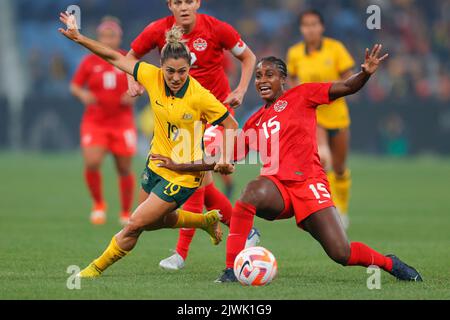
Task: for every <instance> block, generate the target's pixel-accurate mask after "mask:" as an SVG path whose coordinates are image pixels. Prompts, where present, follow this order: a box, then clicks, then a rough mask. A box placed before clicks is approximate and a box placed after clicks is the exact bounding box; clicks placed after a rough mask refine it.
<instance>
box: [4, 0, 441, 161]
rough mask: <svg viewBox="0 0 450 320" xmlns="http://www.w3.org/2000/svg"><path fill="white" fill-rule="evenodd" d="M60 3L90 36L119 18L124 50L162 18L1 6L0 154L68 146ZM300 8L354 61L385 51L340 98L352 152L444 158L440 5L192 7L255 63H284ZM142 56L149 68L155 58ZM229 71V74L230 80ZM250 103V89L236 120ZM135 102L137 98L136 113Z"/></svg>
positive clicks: (69, 109)
mask: <svg viewBox="0 0 450 320" xmlns="http://www.w3.org/2000/svg"><path fill="white" fill-rule="evenodd" d="M70 4H78V5H79V6H80V7H81V8H82V28H83V31H84V32H86V33H87V34H89V35H91V36H94V35H95V27H96V25H97V24H98V23H99V21H100V20H101V18H102V17H103V16H104V15H106V14H111V15H115V16H117V17H119V18H120V19H121V20H122V23H123V26H124V29H125V41H124V43H123V47H124V48H125V49H128V48H129V44H130V43H131V41H132V40H133V39H134V37H136V36H137V35H138V34H139V32H140V31H141V30H142V29H143V28H144V27H145V26H146V25H147V24H148V23H149V22H151V21H153V20H155V19H157V18H159V17H162V16H164V15H167V14H168V13H169V11H168V9H167V8H166V6H165V3H164V1H162V0H146V1H142V0H129V1H126V2H125V1H119V0H82V1H75V0H60V1H51V0H40V1H31V0H18V1H9V0H4V1H2V2H1V6H2V7H1V8H0V12H1V13H0V15H1V21H2V22H1V28H0V29H1V31H0V32H1V37H0V44H1V54H0V62H1V64H0V71H1V74H2V82H1V86H0V148H1V149H11V148H13V149H22V150H35V151H66V150H73V149H76V148H77V147H78V125H79V122H80V119H81V114H82V111H83V110H82V107H81V105H80V104H79V103H78V102H77V101H76V100H75V99H74V98H72V97H71V95H70V93H69V85H68V84H69V81H70V78H71V76H72V75H73V72H74V70H75V68H76V66H77V64H78V63H79V62H80V60H81V58H82V56H83V55H84V54H86V51H84V50H83V49H80V48H79V47H77V46H75V45H73V44H72V43H70V42H68V41H66V40H65V39H64V38H63V37H61V36H60V35H59V34H58V33H57V28H58V26H59V22H58V19H57V17H58V12H59V11H61V10H63V9H64V8H66V7H67V6H69V5H70ZM369 4H378V5H380V7H381V8H382V30H375V31H373V30H368V29H367V28H365V27H364V26H365V25H366V19H367V17H368V15H366V13H365V11H366V8H367V6H368V5H369ZM237 7H239V10H236V8H237ZM305 7H315V8H321V11H322V12H323V14H324V16H325V19H326V26H327V35H328V36H331V37H335V38H337V39H339V40H341V41H343V42H344V43H345V45H346V46H347V47H348V48H349V50H350V52H351V53H352V55H353V56H354V57H355V59H356V60H357V61H360V60H361V59H362V53H363V50H364V48H366V47H368V46H371V45H372V44H373V43H378V42H380V43H383V44H384V45H385V47H386V49H387V50H389V52H390V54H391V58H390V59H389V61H388V63H387V65H386V67H384V68H383V69H382V70H381V71H380V72H379V73H378V75H377V76H376V77H375V79H373V80H372V81H371V82H370V83H369V85H368V86H367V88H366V89H365V90H364V91H363V92H362V93H361V94H358V95H356V96H354V97H352V98H351V99H349V101H350V102H349V104H350V107H351V112H352V119H353V126H352V133H353V139H352V147H353V150H354V151H359V152H364V153H372V154H374V153H376V154H393V155H411V154H412V155H415V154H421V153H434V154H449V153H450V143H449V141H448V135H449V134H450V108H449V105H450V72H449V70H450V61H449V59H448V58H449V54H450V31H449V30H450V1H448V0H430V1H413V0H392V1H361V0H360V1H357V0H354V1H351V0H339V1H333V2H332V3H331V2H330V1H322V0H314V1H303V0H267V1H265V0H228V1H218V0H205V1H203V5H202V8H201V11H202V12H205V13H208V14H211V15H214V16H217V17H218V18H220V19H222V20H225V21H227V22H230V23H231V24H232V25H234V26H235V27H236V28H237V30H239V31H240V33H241V34H242V36H243V38H244V39H245V40H246V41H247V42H248V43H249V45H250V46H251V48H252V49H254V51H255V53H256V55H257V56H258V57H262V56H265V55H269V54H274V55H277V56H280V57H285V54H286V49H287V48H288V47H289V46H290V45H292V44H294V43H296V42H298V41H299V40H300V35H299V32H298V25H297V14H298V12H299V11H300V10H301V8H305ZM149 59H150V61H154V62H157V58H156V55H153V56H150V57H149ZM236 74H238V73H237V72H236V70H234V69H233V68H230V77H231V82H232V83H236ZM258 103H259V100H258V98H257V97H256V92H255V91H254V90H253V88H250V90H249V93H248V95H247V97H246V100H245V105H244V107H242V108H241V109H240V110H239V112H238V117H239V118H240V120H245V118H246V117H247V116H248V115H249V114H250V113H252V111H253V110H255V108H257V107H258ZM144 105H145V101H143V100H141V101H140V103H139V106H138V110H142V106H144ZM241 122H242V121H241Z"/></svg>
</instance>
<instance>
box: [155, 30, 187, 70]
mask: <svg viewBox="0 0 450 320" xmlns="http://www.w3.org/2000/svg"><path fill="white" fill-rule="evenodd" d="M182 38H183V30H182V29H181V28H180V27H178V26H173V27H172V29H170V30H169V31H167V32H166V45H165V46H164V47H163V49H162V50H161V63H162V64H163V63H164V62H165V61H166V60H167V59H170V58H173V59H186V61H187V62H188V63H189V65H190V64H191V53H190V51H189V49H188V47H187V46H186V45H185V44H184V42H183V40H182Z"/></svg>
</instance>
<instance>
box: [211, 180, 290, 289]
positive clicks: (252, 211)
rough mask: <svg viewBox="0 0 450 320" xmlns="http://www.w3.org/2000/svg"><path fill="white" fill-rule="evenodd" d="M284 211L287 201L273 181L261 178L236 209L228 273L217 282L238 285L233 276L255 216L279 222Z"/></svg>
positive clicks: (228, 253) (233, 219)
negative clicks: (235, 260)
mask: <svg viewBox="0 0 450 320" xmlns="http://www.w3.org/2000/svg"><path fill="white" fill-rule="evenodd" d="M283 210H284V201H283V197H282V195H281V193H280V191H279V190H278V188H277V187H276V185H275V184H274V183H273V182H272V181H271V180H270V179H267V178H264V177H258V178H257V179H256V180H253V181H251V182H250V183H249V184H248V185H247V186H246V188H245V189H244V191H243V193H242V195H241V197H240V198H239V200H238V201H237V202H236V205H235V207H234V208H233V214H232V216H231V223H230V233H229V235H228V239H227V255H226V269H225V270H224V271H223V273H222V274H221V275H220V277H219V278H218V279H217V280H216V282H218V283H224V282H236V281H237V279H236V277H235V275H234V272H233V264H234V259H235V258H236V256H237V255H238V254H239V252H241V251H242V250H243V249H244V247H245V242H246V237H247V235H248V233H249V232H250V230H251V229H252V226H253V220H254V217H255V215H258V217H260V218H263V219H266V220H275V219H276V218H277V217H278V216H279V215H280V214H281V213H282V212H283Z"/></svg>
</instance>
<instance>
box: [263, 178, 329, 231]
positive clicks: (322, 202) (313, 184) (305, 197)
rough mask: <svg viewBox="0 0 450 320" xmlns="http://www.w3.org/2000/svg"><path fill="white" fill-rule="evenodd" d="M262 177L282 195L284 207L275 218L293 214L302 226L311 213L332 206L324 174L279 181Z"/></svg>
mask: <svg viewBox="0 0 450 320" xmlns="http://www.w3.org/2000/svg"><path fill="white" fill-rule="evenodd" d="M264 177H265V178H267V179H270V180H271V181H272V182H273V183H274V184H275V185H276V186H277V188H278V190H279V191H280V193H281V196H282V197H283V201H284V208H285V209H284V211H283V212H282V213H281V214H280V215H279V216H278V217H277V218H276V219H275V220H281V219H289V218H292V217H293V216H295V220H296V222H297V225H298V226H299V227H302V225H301V223H302V221H303V220H305V219H306V218H308V217H309V216H310V215H312V214H313V213H316V212H317V211H320V210H323V209H326V208H329V207H334V203H333V200H332V199H331V193H330V185H329V184H328V180H327V178H326V176H323V177H318V178H309V179H307V180H305V181H280V180H278V179H277V178H276V177H274V176H264Z"/></svg>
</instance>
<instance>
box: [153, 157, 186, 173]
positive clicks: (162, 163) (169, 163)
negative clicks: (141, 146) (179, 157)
mask: <svg viewBox="0 0 450 320" xmlns="http://www.w3.org/2000/svg"><path fill="white" fill-rule="evenodd" d="M150 161H159V163H158V164H156V166H157V167H159V168H166V169H169V170H172V171H177V169H179V166H180V165H179V164H177V163H175V162H173V160H172V159H170V158H168V157H165V156H162V155H159V154H151V155H150Z"/></svg>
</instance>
